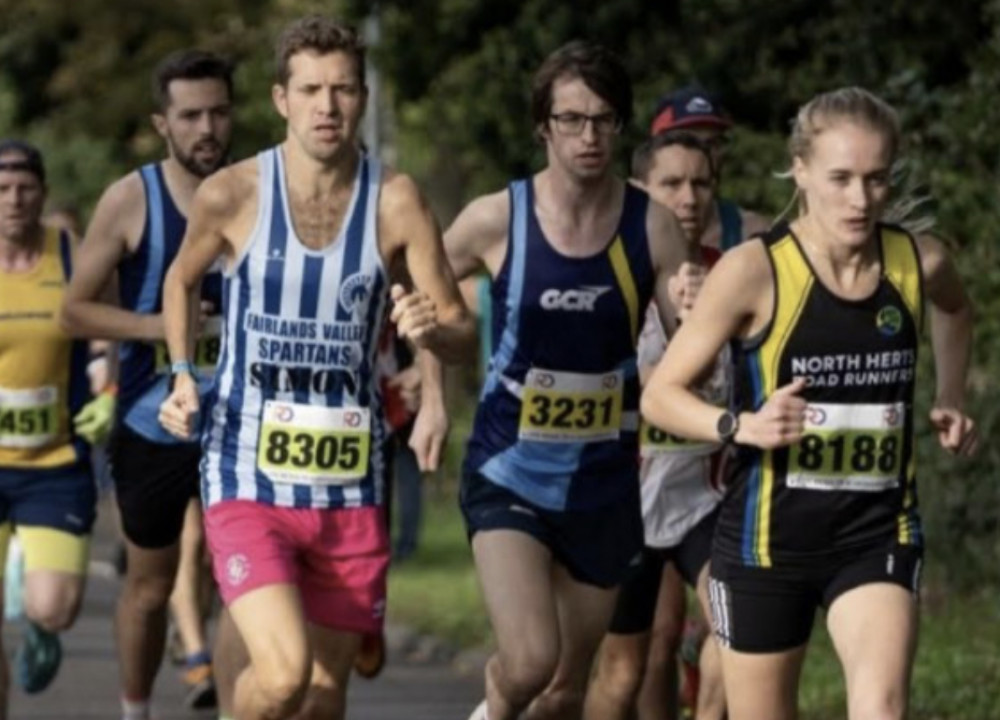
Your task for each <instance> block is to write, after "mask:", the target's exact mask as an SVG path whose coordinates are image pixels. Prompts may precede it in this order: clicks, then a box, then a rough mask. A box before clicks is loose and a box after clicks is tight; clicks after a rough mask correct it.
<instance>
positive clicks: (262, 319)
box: [201, 148, 388, 508]
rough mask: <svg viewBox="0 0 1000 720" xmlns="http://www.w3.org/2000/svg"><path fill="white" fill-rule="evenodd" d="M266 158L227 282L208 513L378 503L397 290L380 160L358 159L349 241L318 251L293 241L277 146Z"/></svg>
mask: <svg viewBox="0 0 1000 720" xmlns="http://www.w3.org/2000/svg"><path fill="white" fill-rule="evenodd" d="M257 163H258V168H259V178H260V179H259V205H258V207H259V210H258V217H257V224H256V227H255V228H254V230H253V231H252V234H251V236H250V238H249V239H248V241H247V245H246V248H245V250H244V252H243V254H242V255H241V256H240V257H239V258H237V259H236V262H235V264H234V266H233V268H232V269H231V270H229V271H228V272H227V273H226V276H225V283H224V290H223V305H224V308H223V315H224V319H223V326H222V349H221V358H220V361H219V371H218V376H217V380H216V386H215V388H214V389H213V391H212V392H211V393H210V395H209V398H208V399H207V401H206V404H205V408H206V412H207V423H206V427H205V429H204V432H203V434H202V447H203V451H204V452H203V457H202V466H201V475H202V495H203V499H204V502H205V505H206V506H208V505H211V504H214V503H217V502H220V501H223V500H252V501H255V502H259V503H263V504H267V505H277V506H282V507H302V508H336V507H357V506H363V505H376V504H380V503H381V502H382V483H383V474H384V459H383V454H382V444H383V441H384V438H385V429H384V423H383V421H382V406H381V397H380V394H379V390H378V385H377V382H376V377H375V373H374V365H375V357H376V352H377V349H378V338H379V335H380V331H381V328H382V325H383V322H384V318H385V312H386V308H387V303H388V282H387V275H386V271H385V268H384V267H383V265H382V260H381V257H380V255H379V248H378V237H377V217H378V216H377V213H378V199H379V187H380V175H381V171H380V167H379V164H378V163H377V162H376V161H375V160H373V159H370V158H367V157H364V156H363V157H362V158H361V160H360V161H359V163H358V174H357V178H356V180H355V182H354V191H353V197H352V199H351V202H350V206H349V208H348V210H347V213H346V215H345V218H344V222H343V224H342V227H341V230H340V234H339V236H338V237H337V238H335V239H334V241H333V242H331V243H330V244H329V245H328V246H326V247H325V248H323V249H321V250H312V249H310V248H308V247H306V246H305V245H303V244H302V242H301V241H300V240H299V239H298V238H297V237H296V235H295V228H294V226H293V223H292V220H291V217H292V216H291V213H290V210H289V201H288V193H287V186H286V182H285V177H284V163H283V159H282V155H281V150H280V148H274V149H271V150H267V151H264V152H262V153H260V154H259V155H258V156H257Z"/></svg>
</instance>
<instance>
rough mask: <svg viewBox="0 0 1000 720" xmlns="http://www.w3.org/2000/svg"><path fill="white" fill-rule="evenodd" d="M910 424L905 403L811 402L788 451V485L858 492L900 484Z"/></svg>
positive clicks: (884, 488)
mask: <svg viewBox="0 0 1000 720" xmlns="http://www.w3.org/2000/svg"><path fill="white" fill-rule="evenodd" d="M905 427H906V406H905V404H903V403H893V404H888V405H860V404H859V405H835V404H822V403H816V404H812V405H809V406H808V407H807V408H806V422H805V430H804V435H803V437H802V439H801V440H800V441H799V444H798V445H795V446H793V447H790V448H789V449H788V475H787V479H786V481H785V484H786V485H788V487H791V488H802V489H806V490H850V491H856V492H879V491H881V490H887V489H889V488H894V487H897V486H898V485H899V475H900V472H901V470H902V460H903V439H904V437H903V436H904V428H905Z"/></svg>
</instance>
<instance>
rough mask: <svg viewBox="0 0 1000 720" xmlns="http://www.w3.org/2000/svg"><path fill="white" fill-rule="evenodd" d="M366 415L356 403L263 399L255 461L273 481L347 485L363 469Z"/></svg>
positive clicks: (365, 466) (364, 472)
mask: <svg viewBox="0 0 1000 720" xmlns="http://www.w3.org/2000/svg"><path fill="white" fill-rule="evenodd" d="M370 447H371V416H370V414H369V411H368V410H366V409H361V408H326V407H316V406H313V405H298V404H295V403H285V402H275V401H273V400H268V401H267V402H265V403H264V413H263V415H262V417H261V429H260V443H259V446H258V449H257V467H258V468H259V469H260V470H261V471H262V472H264V473H265V474H266V475H267V476H268V477H270V478H271V479H272V480H274V481H275V482H285V483H297V484H308V485H349V484H351V483H356V482H359V481H360V480H361V479H362V478H364V477H365V475H367V474H368V458H369V450H370Z"/></svg>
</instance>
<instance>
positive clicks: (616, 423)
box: [517, 368, 624, 442]
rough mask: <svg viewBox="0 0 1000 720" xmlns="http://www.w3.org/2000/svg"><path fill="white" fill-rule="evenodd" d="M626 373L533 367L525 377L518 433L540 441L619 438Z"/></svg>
mask: <svg viewBox="0 0 1000 720" xmlns="http://www.w3.org/2000/svg"><path fill="white" fill-rule="evenodd" d="M623 385H624V375H623V374H622V372H621V371H620V370H619V371H615V372H610V373H604V374H600V375H584V374H580V373H569V372H555V371H553V370H539V369H538V368H532V369H531V370H529V371H528V375H527V377H526V378H525V381H524V392H523V394H522V396H521V417H520V420H519V422H518V432H517V436H518V438H519V439H521V440H535V441H537V442H593V441H599V440H617V439H618V437H619V435H620V434H621V424H622V387H623Z"/></svg>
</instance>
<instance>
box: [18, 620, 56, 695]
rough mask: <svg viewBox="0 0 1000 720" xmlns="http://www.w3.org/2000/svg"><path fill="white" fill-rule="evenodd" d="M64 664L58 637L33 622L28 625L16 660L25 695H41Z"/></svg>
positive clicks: (20, 682) (19, 679) (19, 681)
mask: <svg viewBox="0 0 1000 720" xmlns="http://www.w3.org/2000/svg"><path fill="white" fill-rule="evenodd" d="M61 662H62V643H61V642H60V641H59V636H58V635H56V634H55V633H50V632H48V631H46V630H43V629H42V628H40V627H38V626H37V625H35V623H33V622H29V623H27V624H26V625H25V629H24V635H23V636H22V637H21V644H20V645H19V646H18V648H17V655H16V656H15V658H14V667H15V677H16V679H17V684H18V685H20V686H21V688H22V689H23V690H24V691H25V692H26V693H29V694H34V693H39V692H41V691H42V690H44V689H45V688H47V687H48V686H49V684H50V683H51V682H52V680H53V679H54V678H55V676H56V673H58V672H59V664H60V663H61Z"/></svg>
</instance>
